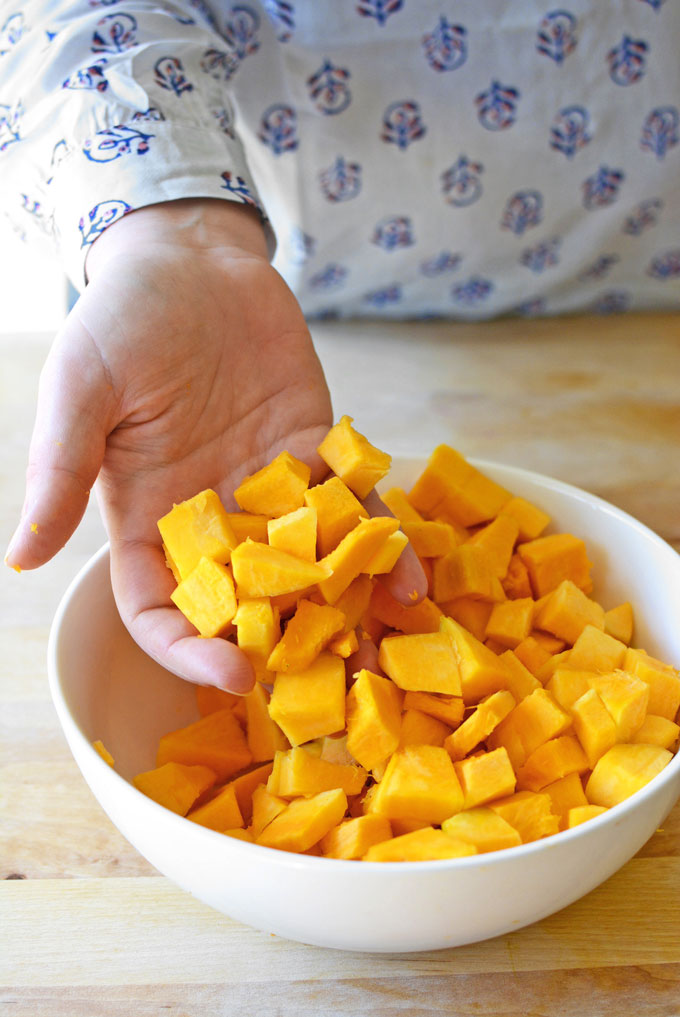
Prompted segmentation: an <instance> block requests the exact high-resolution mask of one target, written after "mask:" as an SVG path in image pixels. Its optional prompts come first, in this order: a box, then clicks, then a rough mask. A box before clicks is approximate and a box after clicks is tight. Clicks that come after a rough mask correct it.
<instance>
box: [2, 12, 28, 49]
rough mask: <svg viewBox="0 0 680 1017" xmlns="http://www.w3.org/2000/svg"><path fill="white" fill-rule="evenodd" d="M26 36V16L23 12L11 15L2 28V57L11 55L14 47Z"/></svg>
mask: <svg viewBox="0 0 680 1017" xmlns="http://www.w3.org/2000/svg"><path fill="white" fill-rule="evenodd" d="M23 34H24V15H23V12H22V11H17V12H16V13H15V14H10V16H9V17H8V18H7V21H6V22H5V23H4V25H3V26H2V28H0V56H4V55H5V53H9V51H10V50H11V49H12V47H13V46H16V44H17V43H18V42H19V39H20V38H21V36H22V35H23Z"/></svg>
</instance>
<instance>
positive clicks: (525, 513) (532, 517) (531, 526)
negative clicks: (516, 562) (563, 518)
mask: <svg viewBox="0 0 680 1017" xmlns="http://www.w3.org/2000/svg"><path fill="white" fill-rule="evenodd" d="M503 515H506V516H512V518H513V519H514V520H515V521H516V523H517V526H518V531H519V532H518V535H517V536H518V540H521V541H527V540H535V539H536V537H540V535H541V534H542V533H543V531H544V530H545V528H546V526H547V525H548V523H549V522H550V516H549V515H548V513H547V512H544V511H543V509H541V508H539V507H538V506H537V505H534V504H533V503H532V502H530V501H527V500H526V498H521V497H517V496H516V497H514V498H511V499H510V501H506V502H505V504H504V505H503Z"/></svg>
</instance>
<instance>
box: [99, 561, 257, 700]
mask: <svg viewBox="0 0 680 1017" xmlns="http://www.w3.org/2000/svg"><path fill="white" fill-rule="evenodd" d="M111 582H112V585H113V592H114V595H115V598H116V603H117V605H118V610H119V611H120V615H121V618H122V619H123V622H124V623H125V625H126V627H127V628H128V630H129V632H130V635H131V636H132V638H133V639H134V640H135V642H136V643H138V645H139V646H141V648H142V649H143V650H144V651H145V652H146V653H147V654H148V655H149V656H150V657H153V659H154V660H156V661H158V663H159V664H161V665H162V666H163V667H165V668H166V669H167V670H168V671H172V673H173V674H176V675H178V676H179V677H180V678H184V679H185V680H186V681H190V682H195V683H197V684H199V685H214V686H216V687H217V688H220V689H225V690H227V691H228V692H235V693H237V694H239V695H245V694H246V693H248V692H250V691H251V689H252V688H253V686H254V684H255V674H254V671H253V668H252V665H251V663H250V661H249V660H248V658H247V657H246V655H245V654H244V653H243V652H242V651H241V650H239V648H238V647H237V646H235V645H234V644H233V643H231V642H229V641H228V640H227V639H221V638H216V639H204V638H202V637H200V636H197V635H196V629H195V628H194V627H193V625H192V624H191V623H190V622H189V621H187V619H186V618H185V617H184V615H182V614H181V612H180V611H179V610H178V609H177V608H176V607H175V606H174V605H173V604H172V602H171V600H170V593H171V592H172V590H173V589H174V587H175V581H174V579H173V577H172V575H171V573H170V571H169V569H168V568H167V566H166V564H165V561H164V558H163V553H162V551H161V549H160V548H159V547H157V546H155V545H152V544H145V543H141V542H132V541H114V542H112V544H111Z"/></svg>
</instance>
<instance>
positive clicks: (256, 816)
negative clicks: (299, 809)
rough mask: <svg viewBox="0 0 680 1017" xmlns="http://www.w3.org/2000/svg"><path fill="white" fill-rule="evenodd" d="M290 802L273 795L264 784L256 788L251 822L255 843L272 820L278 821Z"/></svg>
mask: <svg viewBox="0 0 680 1017" xmlns="http://www.w3.org/2000/svg"><path fill="white" fill-rule="evenodd" d="M288 804H289V803H288V801H287V799H285V798H280V797H279V796H278V795H273V794H272V793H271V792H270V791H268V790H267V788H266V786H265V785H264V784H260V786H259V787H257V788H255V790H254V791H253V797H252V818H251V820H250V831H251V833H252V835H253V838H254V840H255V841H257V838H258V837H259V836H260V834H261V833H262V831H263V830H264V828H265V827H266V826H269V824H270V823H271V821H272V819H276V817H277V816H279V815H280V814H281V813H282V812H284V811H285V809H287V808H288Z"/></svg>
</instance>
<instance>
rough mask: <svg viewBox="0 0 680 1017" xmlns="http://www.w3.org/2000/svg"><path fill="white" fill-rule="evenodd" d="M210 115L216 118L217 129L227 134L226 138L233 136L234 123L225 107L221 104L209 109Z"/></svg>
mask: <svg viewBox="0 0 680 1017" xmlns="http://www.w3.org/2000/svg"><path fill="white" fill-rule="evenodd" d="M211 113H212V115H213V116H214V117H215V120H217V125H218V127H219V129H220V130H221V131H222V132H223V133H224V134H226V135H227V137H228V138H233V137H234V124H233V121H232V118H231V113H230V112H229V110H228V109H226V107H224V106H221V107H220V109H214V110H211Z"/></svg>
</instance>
